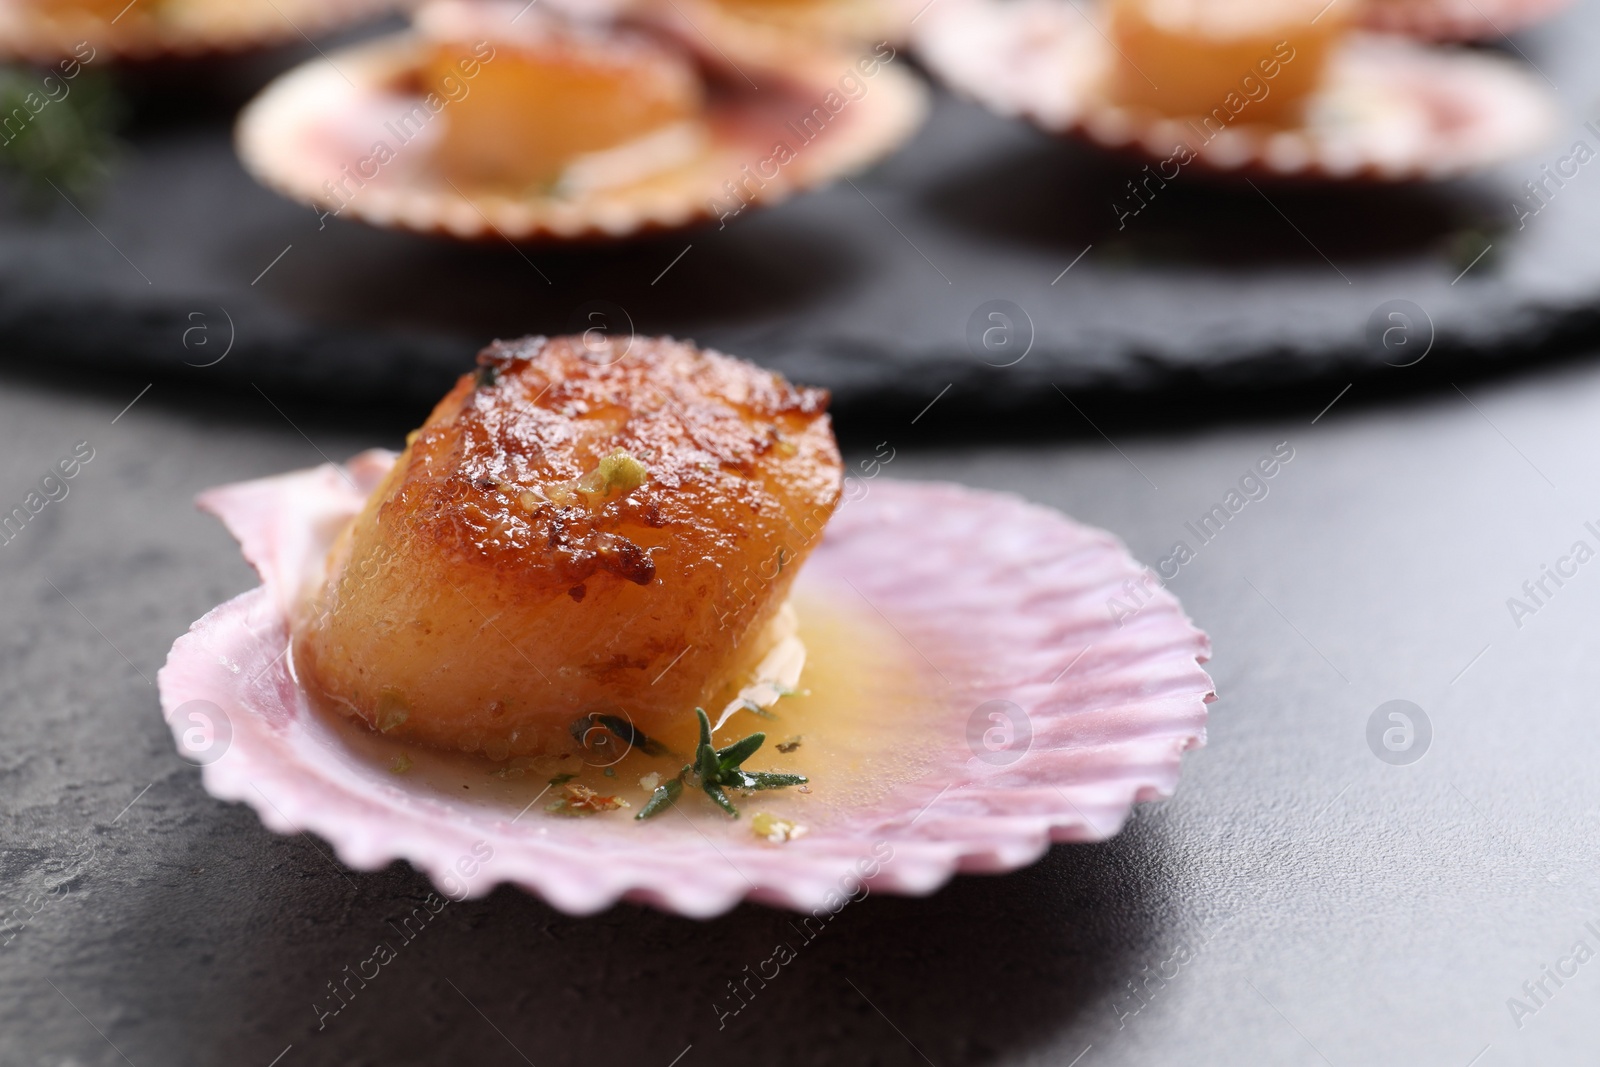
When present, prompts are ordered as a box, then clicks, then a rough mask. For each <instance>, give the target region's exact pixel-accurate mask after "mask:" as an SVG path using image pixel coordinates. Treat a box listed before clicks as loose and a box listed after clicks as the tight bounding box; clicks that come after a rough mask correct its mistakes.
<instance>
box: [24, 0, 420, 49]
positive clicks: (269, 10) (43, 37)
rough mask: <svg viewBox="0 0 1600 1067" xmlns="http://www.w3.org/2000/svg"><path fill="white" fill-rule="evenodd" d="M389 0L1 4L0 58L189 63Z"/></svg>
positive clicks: (300, 33)
mask: <svg viewBox="0 0 1600 1067" xmlns="http://www.w3.org/2000/svg"><path fill="white" fill-rule="evenodd" d="M396 6H398V5H397V4H396V3H395V0H133V2H131V3H130V2H128V0H121V2H117V0H86V2H80V3H48V2H42V0H0V56H3V57H7V58H17V59H27V60H32V61H35V62H40V63H49V62H52V61H54V60H56V59H60V58H63V57H66V56H71V55H74V54H78V53H76V52H75V49H77V47H78V46H79V44H80V42H87V43H88V44H89V45H90V46H91V47H92V48H93V49H94V52H95V55H96V58H101V57H107V56H109V57H113V58H117V59H123V60H136V61H137V60H158V59H166V58H178V59H186V58H194V57H199V56H206V55H214V54H223V53H230V52H247V51H253V50H255V49H258V48H270V47H274V46H277V45H284V44H291V43H299V42H302V41H305V40H308V39H309V38H310V37H313V36H316V35H319V34H325V33H328V32H331V31H333V30H338V29H342V28H343V27H345V26H349V25H352V24H354V23H356V22H359V21H361V20H363V19H366V18H370V17H372V16H374V15H377V14H380V13H382V12H384V11H389V10H393V9H394V8H395V7H396Z"/></svg>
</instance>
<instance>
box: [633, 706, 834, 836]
mask: <svg viewBox="0 0 1600 1067" xmlns="http://www.w3.org/2000/svg"><path fill="white" fill-rule="evenodd" d="M694 713H695V714H696V715H698V716H699V717H700V744H699V745H698V746H696V748H695V753H694V762H693V763H686V764H684V767H683V770H681V771H679V772H678V776H677V777H676V778H673V779H670V780H669V781H666V782H663V783H661V785H659V786H657V787H656V790H655V792H654V793H652V794H651V795H650V801H649V803H647V804H646V805H645V806H644V807H643V808H641V809H640V811H639V814H637V815H635V816H634V818H635V819H648V818H650V817H651V816H652V815H657V814H659V813H661V812H663V811H666V810H667V809H668V808H670V807H672V805H673V804H675V803H677V800H678V798H679V797H680V796H682V795H683V787H684V785H685V784H686V783H693V784H695V785H698V786H699V787H700V788H701V789H702V790H704V792H705V794H706V796H708V797H710V798H711V800H712V801H713V802H714V803H715V804H716V805H717V807H719V808H721V809H722V810H723V811H725V812H727V813H728V814H729V815H731V816H732V817H734V818H735V819H737V818H738V817H739V809H738V808H736V807H734V806H733V801H731V800H729V799H728V793H727V791H728V790H729V789H743V790H750V791H753V790H759V789H783V788H786V787H788V786H791V785H805V784H806V782H808V781H810V779H808V778H807V777H806V776H805V775H803V774H782V773H778V772H775V771H747V770H745V769H744V767H743V764H744V761H745V760H747V759H749V758H750V757H751V756H753V755H755V753H756V751H757V750H758V749H759V748H760V747H761V746H762V745H763V744H764V743H765V742H766V740H767V735H766V734H764V733H759V732H757V733H753V734H751V735H750V736H749V737H745V738H741V739H740V740H738V741H735V742H734V743H733V744H731V745H727V746H725V747H723V748H715V747H713V746H712V744H711V720H710V719H709V718H708V717H707V716H706V712H705V709H704V708H695V709H694Z"/></svg>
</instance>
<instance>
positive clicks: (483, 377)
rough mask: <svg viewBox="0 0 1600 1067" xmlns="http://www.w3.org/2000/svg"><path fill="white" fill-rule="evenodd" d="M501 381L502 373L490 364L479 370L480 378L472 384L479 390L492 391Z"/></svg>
mask: <svg viewBox="0 0 1600 1067" xmlns="http://www.w3.org/2000/svg"><path fill="white" fill-rule="evenodd" d="M499 380H500V372H499V371H498V370H496V369H495V368H494V366H493V365H492V364H490V365H485V366H482V367H479V368H478V376H477V378H476V379H474V380H473V383H472V384H473V386H474V388H477V389H492V388H494V386H495V383H496V382H498V381H499Z"/></svg>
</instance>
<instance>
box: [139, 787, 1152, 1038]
mask: <svg viewBox="0 0 1600 1067" xmlns="http://www.w3.org/2000/svg"><path fill="white" fill-rule="evenodd" d="M218 821H219V822H233V823H234V825H233V826H232V827H226V830H227V831H228V832H227V833H226V834H224V835H223V836H224V837H230V838H232V839H233V840H235V841H236V842H237V845H236V846H235V849H234V851H235V853H236V855H237V856H238V858H239V862H240V864H241V865H242V866H243V867H244V868H246V869H238V868H235V869H233V870H230V871H229V872H228V874H227V875H226V878H227V884H226V886H225V885H222V884H218V885H215V886H213V887H212V888H211V889H210V890H206V891H203V892H204V895H205V896H208V897H210V898H211V899H210V900H209V901H208V900H204V899H199V900H190V901H188V902H187V903H186V904H184V905H179V906H175V902H174V901H173V900H171V899H170V898H167V897H164V896H163V897H160V898H158V897H156V896H152V897H151V898H150V899H149V900H148V902H147V910H148V915H147V917H146V920H145V921H146V922H147V923H148V924H149V926H150V927H153V928H154V929H147V930H145V931H143V933H144V936H145V937H146V938H147V939H149V940H151V941H153V942H154V943H156V944H158V945H167V944H168V943H170V944H171V945H173V946H175V947H164V948H162V949H161V950H160V951H157V952H154V953H139V954H137V955H136V956H134V958H129V959H127V960H126V961H123V962H122V963H121V964H119V967H120V968H122V969H123V970H124V978H125V988H126V994H125V995H126V997H129V998H135V999H142V1000H144V1001H146V1002H145V1003H143V1004H134V1005H131V1006H130V1010H131V1011H132V1012H133V1013H135V1014H138V1013H140V1011H141V1009H142V1010H143V1011H147V1012H149V1013H150V1014H152V1015H157V1016H160V1015H163V1014H169V1015H170V1014H174V1013H175V1014H177V1015H179V1016H180V1018H175V1019H171V1020H170V1022H171V1023H173V1024H175V1025H179V1026H181V1033H182V1035H183V1036H182V1037H181V1039H180V1040H179V1041H178V1044H179V1045H180V1047H182V1048H184V1049H185V1050H187V1051H188V1052H189V1053H191V1054H192V1056H191V1058H192V1059H193V1061H194V1062H202V1063H203V1062H223V1060H225V1059H227V1058H229V1057H235V1058H237V1057H240V1056H245V1055H246V1053H247V1052H248V1056H247V1057H246V1059H248V1060H249V1061H251V1062H253V1058H255V1057H256V1056H257V1053H258V1052H265V1054H266V1055H265V1058H263V1059H262V1062H263V1063H264V1062H266V1060H267V1059H270V1058H271V1056H272V1055H275V1054H276V1053H277V1052H278V1051H279V1050H281V1049H282V1048H283V1047H284V1046H285V1045H288V1044H291V1043H292V1044H293V1046H294V1051H293V1056H294V1061H295V1063H297V1064H310V1063H330V1064H332V1063H339V1064H349V1063H358V1062H359V1063H405V1062H442V1061H441V1060H440V1059H439V1058H438V1054H439V1053H448V1054H449V1057H450V1059H451V1060H452V1061H455V1060H464V1059H466V1058H468V1057H470V1058H471V1062H483V1063H486V1064H498V1063H505V1064H514V1063H522V1062H525V1061H526V1062H532V1063H536V1064H538V1065H539V1067H549V1065H560V1064H573V1065H579V1064H601V1063H637V1064H643V1065H646V1067H651V1065H654V1067H668V1064H670V1063H672V1062H674V1059H673V1058H674V1057H675V1056H678V1055H679V1053H680V1052H682V1051H684V1049H685V1047H686V1046H689V1045H693V1052H692V1054H691V1056H692V1058H690V1057H686V1058H685V1059H684V1061H683V1062H684V1063H685V1064H688V1063H695V1062H698V1063H709V1062H723V1063H758V1064H763V1065H767V1064H773V1065H781V1064H811V1063H818V1064H821V1063H827V1064H835V1063H866V1062H873V1063H905V1064H920V1063H923V1062H924V1061H925V1060H927V1061H931V1062H933V1063H936V1064H938V1065H939V1067H955V1065H961V1064H984V1063H989V1062H992V1061H994V1060H996V1059H998V1058H1010V1057H1011V1056H1014V1055H1016V1054H1018V1053H1020V1052H1025V1051H1027V1050H1028V1049H1031V1048H1037V1047H1040V1046H1045V1045H1049V1044H1051V1043H1052V1042H1054V1043H1056V1044H1060V1043H1061V1042H1063V1041H1066V1042H1067V1043H1069V1044H1071V1043H1076V1042H1077V1041H1078V1040H1079V1038H1078V1036H1076V1035H1074V1036H1073V1037H1072V1038H1071V1039H1066V1038H1064V1037H1063V1036H1062V1035H1063V1031H1065V1030H1067V1029H1068V1028H1071V1027H1074V1025H1075V1023H1079V1022H1082V1023H1083V1024H1084V1025H1083V1026H1082V1027H1081V1029H1082V1030H1083V1031H1084V1032H1086V1033H1089V1034H1090V1035H1091V1037H1085V1038H1082V1039H1081V1040H1083V1041H1084V1042H1085V1043H1086V1042H1087V1041H1089V1040H1090V1039H1091V1038H1092V1035H1093V1034H1094V1033H1097V1032H1101V1031H1102V1030H1103V1029H1104V1027H1105V1026H1108V1025H1114V1023H1115V1019H1114V1016H1113V1010H1112V1001H1113V999H1114V994H1115V992H1116V991H1117V990H1119V989H1121V988H1123V987H1125V986H1126V985H1127V983H1128V982H1129V980H1131V979H1133V978H1135V977H1136V976H1137V974H1138V971H1139V968H1140V967H1141V966H1142V965H1143V964H1146V963H1151V964H1153V963H1154V961H1156V960H1158V959H1160V958H1161V955H1162V950H1163V949H1165V950H1170V949H1171V947H1172V946H1171V945H1169V944H1166V943H1165V942H1166V941H1170V940H1173V939H1174V938H1176V937H1177V936H1179V935H1178V934H1176V933H1173V932H1171V931H1170V929H1169V928H1170V926H1171V925H1172V923H1173V921H1174V920H1173V916H1172V913H1173V908H1174V903H1173V901H1172V899H1171V888H1170V886H1168V885H1165V884H1163V883H1162V880H1161V875H1160V872H1161V871H1162V870H1163V869H1165V866H1166V864H1165V863H1164V862H1163V861H1162V858H1161V853H1162V852H1163V850H1164V844H1163V841H1162V839H1161V832H1160V830H1159V829H1154V830H1152V829H1151V828H1150V827H1151V826H1157V827H1158V826H1159V820H1141V821H1139V822H1137V823H1135V824H1134V825H1133V826H1132V827H1130V828H1129V829H1128V830H1127V831H1126V832H1124V834H1123V835H1122V836H1120V837H1119V838H1117V839H1115V840H1114V841H1112V842H1110V843H1107V844H1104V845H1095V846H1066V847H1057V848H1055V849H1053V850H1052V851H1051V852H1050V853H1049V854H1048V855H1047V856H1046V857H1045V858H1044V859H1043V860H1041V861H1040V862H1039V863H1038V864H1036V865H1034V866H1033V867H1030V868H1028V869H1026V870H1023V871H1020V872H1017V873H1015V874H1011V875H1006V876H1001V877H963V878H958V879H956V880H955V881H954V882H952V883H951V884H950V885H948V886H947V887H946V888H944V889H943V890H941V891H940V892H938V893H936V894H934V895H933V896H931V897H928V898H921V899H910V898H901V897H890V896H887V895H873V896H869V897H867V898H865V899H862V900H859V901H858V902H854V903H850V904H847V905H846V906H845V907H844V908H843V909H842V910H841V911H840V912H839V913H838V915H837V917H835V918H834V919H833V920H832V921H831V922H829V923H828V924H826V926H823V927H821V929H820V932H813V933H812V935H811V936H812V938H813V939H812V940H809V941H808V940H807V939H806V938H805V937H804V936H803V935H802V933H801V932H799V930H798V923H799V922H800V920H801V918H802V917H801V916H799V915H796V914H793V913H789V912H785V911H778V910H772V909H767V908H762V907H755V906H745V907H741V908H739V909H737V910H736V911H734V912H732V913H730V914H728V915H726V916H723V917H721V918H718V919H715V920H712V921H709V922H697V921H693V920H688V919H682V918H678V917H675V916H670V915H665V914H661V913H658V912H655V911H652V910H647V909H643V908H636V907H633V906H628V905H624V906H619V907H615V908H612V909H611V910H609V911H607V912H604V913H602V914H600V915H596V916H590V917H587V918H570V917H567V916H565V915H562V914H560V913H557V912H555V911H554V910H552V909H551V908H549V907H547V906H545V905H544V904H542V903H541V902H539V901H537V900H535V899H533V898H531V897H529V896H527V895H525V894H523V893H521V892H519V891H516V890H512V889H508V888H505V887H502V888H500V889H498V890H497V891H495V892H494V893H493V894H492V895H491V896H489V897H488V898H486V899H483V900H477V901H468V902H464V903H460V904H449V905H446V906H444V907H443V909H442V910H441V911H440V912H439V913H438V915H437V917H436V918H434V919H432V920H431V922H430V923H429V924H428V925H426V926H423V927H421V928H420V929H419V931H418V932H416V933H415V934H414V935H413V940H410V941H406V940H404V939H403V938H402V937H401V936H400V935H399V934H398V933H397V931H396V928H395V927H394V926H391V925H390V924H391V921H392V922H393V923H396V924H398V923H400V922H401V921H402V920H403V919H404V917H405V916H406V915H407V914H409V913H410V912H411V910H412V908H413V907H416V906H417V905H419V904H421V902H422V901H423V899H424V898H425V897H426V896H427V895H428V893H429V890H430V888H431V887H429V886H427V885H426V883H425V882H424V881H423V879H422V878H421V876H419V875H417V874H416V873H415V872H413V871H412V870H410V869H409V868H408V867H405V866H403V865H399V864H397V865H394V866H392V867H390V868H388V869H386V870H384V871H381V872H377V873H373V874H368V875H352V876H351V878H352V879H353V882H351V881H347V879H346V878H345V877H343V876H342V875H340V874H336V873H335V872H334V871H333V870H332V868H331V866H330V865H329V861H328V860H327V859H326V858H325V857H319V856H318V855H316V854H315V853H314V852H313V850H312V847H313V844H315V846H316V848H317V849H319V850H325V848H326V846H325V845H323V844H322V843H321V842H320V841H317V842H312V841H310V840H308V839H304V838H290V839H285V838H276V837H272V836H271V835H269V834H267V832H266V831H265V830H263V829H260V828H259V827H256V826H253V825H250V824H252V823H254V819H253V817H251V816H250V815H248V813H246V812H243V811H241V810H239V809H232V810H231V811H230V812H224V813H222V814H221V815H219V816H218ZM207 836H208V837H209V836H211V835H209V834H208V835H207ZM191 840H192V841H193V842H194V844H193V850H192V851H193V854H192V855H191V856H188V857H186V858H185V859H184V860H183V861H182V862H179V863H175V864H174V867H175V868H181V867H183V866H185V865H186V864H187V863H188V862H191V861H192V862H193V863H194V864H196V866H197V867H205V866H210V867H211V868H212V869H215V865H216V864H217V862H218V857H217V856H216V853H215V851H214V850H213V849H210V848H208V847H206V846H204V845H203V843H202V841H201V839H200V837H199V836H198V835H196V836H195V837H193V838H191ZM249 868H254V869H249ZM352 884H353V885H354V886H355V888H354V889H353V888H352ZM244 887H248V888H244ZM241 894H242V896H241ZM246 900H249V901H251V902H256V901H258V903H252V904H250V906H248V907H247V906H245V905H246ZM814 926H815V924H814ZM163 929H164V930H165V931H166V932H167V934H168V935H169V936H164V935H163ZM379 941H384V942H386V943H388V944H390V945H392V946H394V952H395V958H393V959H392V960H391V961H390V962H388V963H387V964H386V965H383V966H381V967H378V966H375V965H368V964H363V962H362V961H364V960H367V959H369V958H370V957H372V956H373V953H374V947H375V945H376V943H377V942H379ZM780 941H782V942H786V943H787V944H789V945H790V946H791V947H792V948H793V950H794V952H795V955H794V958H793V959H792V960H790V961H789V962H788V963H787V965H785V966H783V967H781V969H779V970H778V973H777V976H776V977H773V978H771V980H770V981H768V982H767V983H766V985H765V987H764V988H762V987H761V986H760V985H759V984H757V983H751V985H750V986H749V987H748V988H750V989H752V990H754V993H753V994H749V993H746V994H745V999H746V1000H747V1001H748V1003H747V1006H745V1007H744V1008H743V1009H742V1010H740V1011H738V1012H737V1013H735V1012H734V1010H733V1009H735V1008H736V1007H737V1005H738V1004H739V1003H740V1002H739V1001H738V1000H735V999H734V997H733V995H732V994H731V992H730V988H729V984H730V983H731V982H735V981H739V980H742V979H743V978H744V977H745V976H746V974H747V972H746V971H745V968H746V967H747V966H748V967H749V968H750V972H748V973H755V972H757V971H758V970H760V969H761V966H760V965H761V963H762V961H764V960H767V959H768V958H769V957H771V956H772V955H773V953H774V948H775V946H776V945H777V944H778V943H779V942H780ZM199 955H204V956H206V957H208V958H209V957H215V959H216V962H215V963H214V965H213V966H211V967H210V968H208V969H207V973H206V977H205V980H204V982H203V983H201V982H197V981H193V980H191V979H189V978H188V977H186V976H187V975H190V974H193V973H194V971H193V970H192V963H193V961H194V959H195V957H196V956H199ZM346 967H349V968H350V969H351V970H350V971H346V970H345V968H346ZM765 969H766V971H767V973H768V974H769V975H770V974H771V973H772V970H773V968H772V965H770V964H769V965H767V967H766V968H765ZM357 970H365V972H366V973H367V974H368V975H371V974H372V972H373V971H374V970H376V971H377V972H378V973H377V974H376V976H375V977H372V978H371V979H370V981H369V982H367V983H366V985H365V987H364V988H362V986H361V985H360V984H359V983H354V982H347V984H346V985H345V986H343V987H341V989H343V988H348V989H351V990H354V991H355V992H354V995H353V996H348V1003H347V1004H345V1005H344V1006H343V1007H342V1008H340V1007H339V1004H340V1002H339V1001H338V1000H337V999H335V997H334V995H333V993H332V991H331V989H330V985H329V983H339V982H346V979H347V977H348V976H349V975H350V974H353V973H355V972H356V971H357ZM175 983H179V987H178V991H179V992H181V994H182V995H178V996H175V993H174V985H175ZM336 1008H337V1009H338V1010H337V1013H336V1014H323V1013H327V1012H330V1011H331V1010H332V1009H336ZM1085 1012H1094V1013H1098V1012H1104V1013H1105V1017H1104V1019H1103V1020H1101V1019H1096V1018H1095V1017H1094V1016H1091V1017H1090V1018H1089V1019H1088V1020H1083V1019H1082V1015H1083V1013H1085ZM319 1021H320V1022H321V1023H322V1024H323V1025H322V1028H321V1029H319V1026H318V1023H319ZM130 1051H132V1050H130ZM1061 1051H1066V1052H1067V1058H1068V1059H1070V1058H1071V1056H1073V1055H1076V1054H1077V1053H1078V1052H1079V1051H1081V1050H1080V1049H1077V1048H1072V1049H1063V1048H1060V1047H1057V1048H1054V1049H1053V1052H1056V1053H1059V1052H1061ZM135 1058H136V1059H137V1056H136V1057H135ZM245 1061H246V1060H240V1061H239V1062H245Z"/></svg>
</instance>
